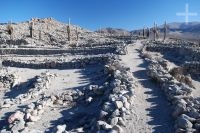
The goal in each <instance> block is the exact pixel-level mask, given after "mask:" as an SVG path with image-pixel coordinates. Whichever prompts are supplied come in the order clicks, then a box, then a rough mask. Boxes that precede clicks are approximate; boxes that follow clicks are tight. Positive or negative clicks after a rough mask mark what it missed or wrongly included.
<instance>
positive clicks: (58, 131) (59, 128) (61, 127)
mask: <svg viewBox="0 0 200 133" xmlns="http://www.w3.org/2000/svg"><path fill="white" fill-rule="evenodd" d="M66 127H67V126H66V125H58V126H57V127H56V133H63V132H64V131H65V129H66Z"/></svg>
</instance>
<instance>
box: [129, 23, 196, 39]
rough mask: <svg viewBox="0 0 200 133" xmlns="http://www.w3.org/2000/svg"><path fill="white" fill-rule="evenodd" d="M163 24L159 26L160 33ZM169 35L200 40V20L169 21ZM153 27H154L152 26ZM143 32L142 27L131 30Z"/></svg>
mask: <svg viewBox="0 0 200 133" xmlns="http://www.w3.org/2000/svg"><path fill="white" fill-rule="evenodd" d="M163 26H164V25H160V26H158V30H159V31H160V33H161V34H162V33H163ZM167 27H168V37H170V38H178V39H190V40H200V22H190V23H188V24H186V23H178V22H174V23H168V24H167ZM151 28H152V27H151ZM139 32H140V33H142V29H139V30H134V31H131V33H132V34H139Z"/></svg>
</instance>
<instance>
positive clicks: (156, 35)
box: [156, 24, 159, 39]
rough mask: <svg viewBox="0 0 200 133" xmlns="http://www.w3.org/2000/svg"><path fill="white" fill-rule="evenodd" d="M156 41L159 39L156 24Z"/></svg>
mask: <svg viewBox="0 0 200 133" xmlns="http://www.w3.org/2000/svg"><path fill="white" fill-rule="evenodd" d="M156 39H159V32H158V25H157V24H156Z"/></svg>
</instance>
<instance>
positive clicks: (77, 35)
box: [76, 27, 79, 41]
mask: <svg viewBox="0 0 200 133" xmlns="http://www.w3.org/2000/svg"><path fill="white" fill-rule="evenodd" d="M78 37H79V32H78V28H77V27H76V41H78Z"/></svg>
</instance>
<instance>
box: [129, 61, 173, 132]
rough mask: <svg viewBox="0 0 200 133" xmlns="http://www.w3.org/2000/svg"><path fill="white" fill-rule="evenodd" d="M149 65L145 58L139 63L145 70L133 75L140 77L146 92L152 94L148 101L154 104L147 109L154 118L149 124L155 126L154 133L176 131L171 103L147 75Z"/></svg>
mask: <svg viewBox="0 0 200 133" xmlns="http://www.w3.org/2000/svg"><path fill="white" fill-rule="evenodd" d="M147 66H148V62H146V61H145V60H144V61H143V63H142V64H140V65H139V67H141V68H144V70H140V71H136V72H134V73H133V75H134V76H135V77H136V78H138V79H139V82H140V84H141V85H142V86H143V87H144V89H146V91H145V94H147V95H150V96H149V98H148V99H146V100H147V102H150V103H151V104H152V107H151V108H148V109H147V111H148V112H149V114H148V115H149V116H150V117H151V118H152V119H151V120H150V121H149V122H148V124H149V125H152V126H153V127H154V128H153V132H154V133H172V132H174V128H173V125H174V124H173V118H172V116H171V112H172V109H171V107H170V103H169V102H168V101H167V99H166V96H165V95H164V92H162V90H161V89H160V87H159V86H158V84H157V83H155V82H154V81H153V80H151V79H149V77H148V76H147Z"/></svg>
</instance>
